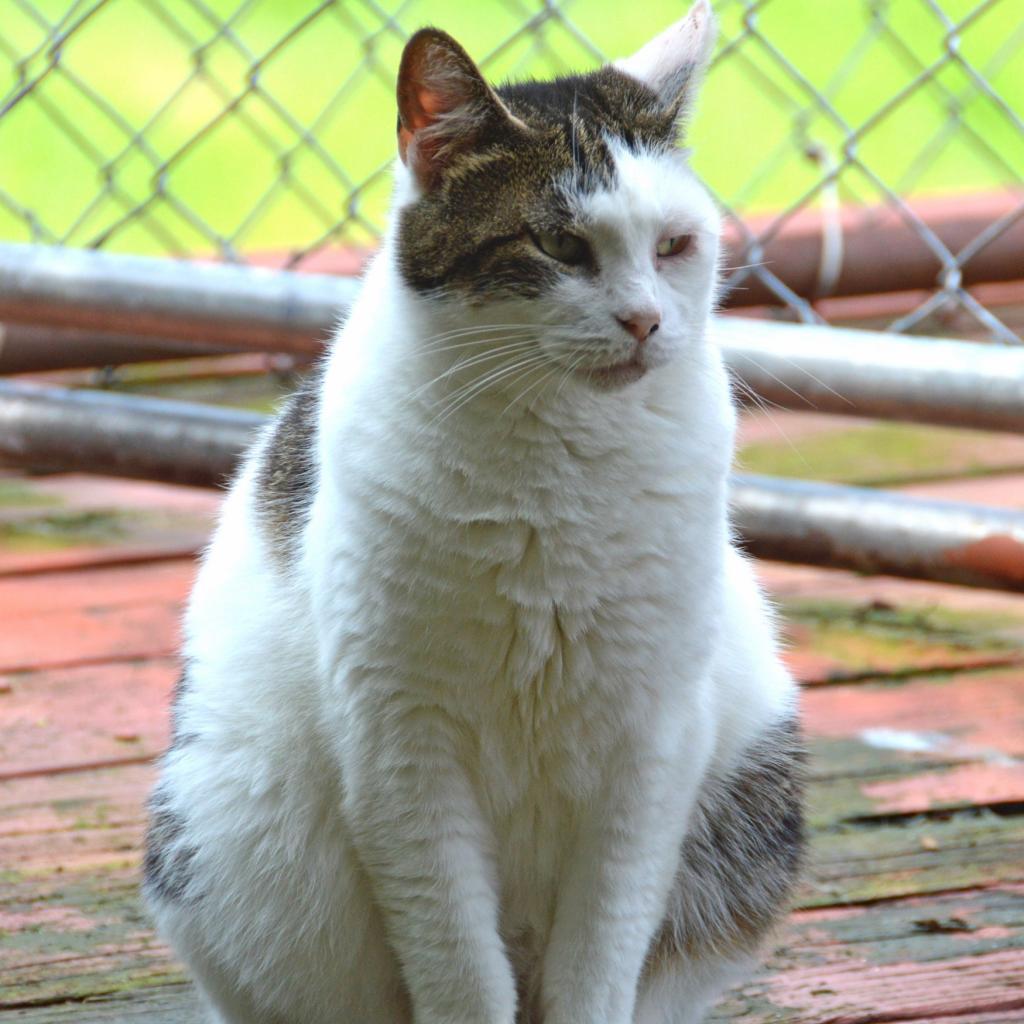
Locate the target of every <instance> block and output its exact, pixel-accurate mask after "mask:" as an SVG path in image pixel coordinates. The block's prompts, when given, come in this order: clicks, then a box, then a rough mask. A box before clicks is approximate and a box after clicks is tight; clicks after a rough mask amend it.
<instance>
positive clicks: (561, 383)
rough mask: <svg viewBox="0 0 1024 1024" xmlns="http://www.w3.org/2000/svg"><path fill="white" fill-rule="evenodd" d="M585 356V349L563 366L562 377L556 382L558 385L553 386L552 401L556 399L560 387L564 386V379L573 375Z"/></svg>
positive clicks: (566, 379)
mask: <svg viewBox="0 0 1024 1024" xmlns="http://www.w3.org/2000/svg"><path fill="white" fill-rule="evenodd" d="M586 356H587V352H586V351H585V350H584V351H583V352H580V353H579V354H578V355H577V356H576V358H575V359H574V360H572V361H571V362H570V363H569V365H568V366H567V367H566V368H565V373H564V374H562V379H561V380H560V381H559V382H558V387H557V388H555V395H554V398H553V399H552V401H555V400H557V398H558V395H559V393H560V392H561V390H562V388H563V387H564V386H565V383H566V381H568V379H569V378H570V377H571V376H572V375H573V373H575V372H576V370H577V369H578V368H579V367H580V366H581V365H582V363H583V360H584V359H585V358H586Z"/></svg>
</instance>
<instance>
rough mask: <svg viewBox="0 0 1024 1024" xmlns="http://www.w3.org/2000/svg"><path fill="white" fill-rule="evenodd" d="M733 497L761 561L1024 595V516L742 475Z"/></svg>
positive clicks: (741, 527) (736, 519)
mask: <svg viewBox="0 0 1024 1024" xmlns="http://www.w3.org/2000/svg"><path fill="white" fill-rule="evenodd" d="M731 499H732V507H733V525H734V526H735V528H736V529H737V531H738V532H739V535H740V538H741V540H742V543H743V545H744V547H746V549H747V550H748V551H749V552H750V553H751V554H753V555H755V556H756V557H758V558H765V559H768V560H770V561H777V562H796V563H799V564H803V565H822V566H827V567H829V568H833V569H852V570H854V571H855V572H863V573H869V574H874V575H887V576H903V577H907V578H909V579H919V580H932V581H936V582H941V583H958V584H962V585H965V586H971V587H990V588H993V589H997V590H1012V591H1018V592H1024V513H1022V512H1018V511H1014V510H1008V509H994V508H984V507H980V506H976V505H964V504H960V503H956V502H947V501H925V500H922V499H920V498H912V497H908V496H905V495H902V494H893V493H892V492H890V491H873V490H869V489H867V488H863V487H844V486H838V485H835V484H822V483H810V482H807V481H804V480H779V479H775V478H773V477H764V476H746V475H736V476H734V477H733V482H732V493H731Z"/></svg>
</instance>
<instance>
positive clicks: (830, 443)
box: [737, 423, 1021, 486]
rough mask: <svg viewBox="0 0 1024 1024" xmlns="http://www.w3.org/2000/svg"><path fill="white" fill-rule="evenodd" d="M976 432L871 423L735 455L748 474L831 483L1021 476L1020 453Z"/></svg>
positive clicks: (885, 483)
mask: <svg viewBox="0 0 1024 1024" xmlns="http://www.w3.org/2000/svg"><path fill="white" fill-rule="evenodd" d="M991 448H992V446H991V442H990V437H989V435H986V434H984V433H980V432H978V431H973V430H963V429H956V428H945V429H943V430H935V429H934V428H932V427H922V426H917V425H915V424H909V423H872V424H870V425H865V426H858V427H854V428H851V429H849V430H830V431H827V432H823V433H821V434H812V435H809V436H804V437H796V438H795V439H793V440H792V442H790V441H787V440H786V439H785V438H782V437H780V438H779V439H778V440H772V441H759V442H755V443H753V444H748V445H745V446H744V447H743V448H742V449H741V450H740V453H739V455H738V457H737V465H738V468H739V469H740V470H741V471H743V472H747V473H764V474H766V475H768V476H781V477H794V478H797V479H805V480H828V481H831V482H833V483H842V484H859V485H861V486H892V485H895V484H900V483H907V482H911V481H922V480H934V479H943V478H946V477H951V476H955V477H966V476H984V475H989V474H992V473H999V472H1018V471H1019V470H1020V469H1021V465H1020V461H1019V453H1017V452H1012V453H1010V454H1009V455H1007V454H1006V453H1005V452H1003V451H1000V450H999V449H996V450H995V451H994V452H993V451H991V450H990V449H991Z"/></svg>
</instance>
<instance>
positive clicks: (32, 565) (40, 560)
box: [0, 534, 207, 578]
mask: <svg viewBox="0 0 1024 1024" xmlns="http://www.w3.org/2000/svg"><path fill="white" fill-rule="evenodd" d="M206 539H207V538H206V535H205V534H203V535H198V534H197V535H195V536H191V537H184V538H171V539H165V540H161V541H153V542H149V543H142V544H129V543H126V544H120V545H112V546H110V547H103V546H101V545H98V544H96V545H80V546H77V547H67V548H53V549H49V550H44V551H15V550H4V549H3V548H0V578H2V577H15V578H21V577H25V576H33V575H36V574H38V573H56V572H71V571H74V570H76V569H94V568H96V567H98V566H117V565H137V564H139V563H150V562H166V561H177V560H180V559H182V558H194V557H195V556H196V555H198V554H199V552H200V551H202V549H203V547H204V546H205V544H206Z"/></svg>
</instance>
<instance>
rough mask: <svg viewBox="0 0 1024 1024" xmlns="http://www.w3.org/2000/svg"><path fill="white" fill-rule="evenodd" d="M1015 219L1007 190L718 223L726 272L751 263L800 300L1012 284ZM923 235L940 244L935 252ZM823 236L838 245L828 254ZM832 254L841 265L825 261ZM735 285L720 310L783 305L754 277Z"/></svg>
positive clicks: (1018, 236)
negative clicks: (951, 282)
mask: <svg viewBox="0 0 1024 1024" xmlns="http://www.w3.org/2000/svg"><path fill="white" fill-rule="evenodd" d="M1022 213H1024V205H1022V203H1021V196H1020V193H1019V191H1018V192H1014V191H1013V190H1010V189H1006V190H1005V191H992V192H982V193H976V194H970V193H968V194H966V195H958V196H941V197H934V198H929V199H915V200H914V201H913V202H910V203H902V202H901V203H898V204H893V203H886V204H883V205H878V206H853V205H849V206H843V207H841V208H840V209H839V211H838V216H837V217H834V215H833V214H831V213H830V211H829V209H828V208H827V207H825V208H821V209H816V208H813V207H805V208H803V209H801V210H799V211H797V212H795V213H793V214H792V215H790V216H788V217H787V219H786V220H785V222H784V223H782V224H781V226H776V225H779V221H778V218H777V216H776V215H774V214H772V215H767V216H762V217H756V216H755V217H747V218H744V222H743V226H742V228H741V229H739V228H736V227H733V226H732V225H731V224H728V223H727V224H726V228H725V237H724V242H725V248H726V252H727V253H728V259H727V264H726V265H727V266H728V265H730V264H747V263H752V262H755V261H756V262H758V263H760V264H762V265H763V266H764V268H765V270H766V271H768V272H770V273H771V274H773V275H774V276H775V277H777V278H778V279H779V280H780V281H781V282H782V283H783V284H784V285H785V286H786V287H787V288H789V289H790V290H791V291H793V292H795V293H796V294H797V295H801V296H803V297H804V298H822V297H824V296H826V295H828V296H838V295H875V294H878V293H880V292H902V291H916V290H926V291H931V290H933V289H935V288H936V287H938V285H939V284H941V283H942V281H943V280H944V279H945V277H946V276H947V275H948V274H949V273H951V272H955V273H956V274H957V276H958V277H959V281H960V283H961V284H962V285H964V286H968V285H973V284H980V283H982V282H988V281H1016V280H1019V279H1020V278H1021V276H1022V273H1021V267H1024V216H1021V214H1022ZM921 224H923V225H924V228H923V229H922V228H921V227H919V225H921ZM999 225H1001V227H1002V230H1000V231H995V232H993V233H992V234H991V236H990V237H989V238H988V241H987V242H986V244H984V245H979V244H978V242H979V240H980V239H982V238H984V237H985V235H986V232H992V231H993V228H996V227H997V226H999ZM928 234H930V235H931V238H933V239H934V240H935V242H937V243H938V244H937V245H936V246H935V247H933V245H932V244H930V242H929V239H928ZM830 238H834V239H836V240H837V241H838V242H840V243H841V244H840V245H839V246H838V248H837V249H836V250H834V251H831V252H830V250H829V245H828V240H829V239H830ZM762 239H764V241H761V240H762ZM943 250H945V252H944V251H943ZM837 252H838V254H839V256H840V258H839V260H838V261H833V259H834V256H835V255H836V253H837ZM946 253H948V254H949V255H948V256H947V255H946ZM968 254H969V255H968ZM825 267H829V273H828V275H827V281H823V269H824V268H825ZM737 284H738V285H739V287H738V288H736V289H735V290H734V291H732V292H730V293H729V294H727V295H726V297H725V305H726V306H729V307H733V308H735V307H740V306H760V305H771V306H782V305H785V302H784V301H783V300H782V299H781V298H779V296H778V295H776V294H775V292H774V291H772V289H771V288H770V287H769V286H768V284H767V283H765V281H763V280H762V279H761V278H759V277H758V276H757V274H756V273H755V272H753V271H750V272H744V271H741V272H740V273H739V274H738V275H737Z"/></svg>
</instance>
